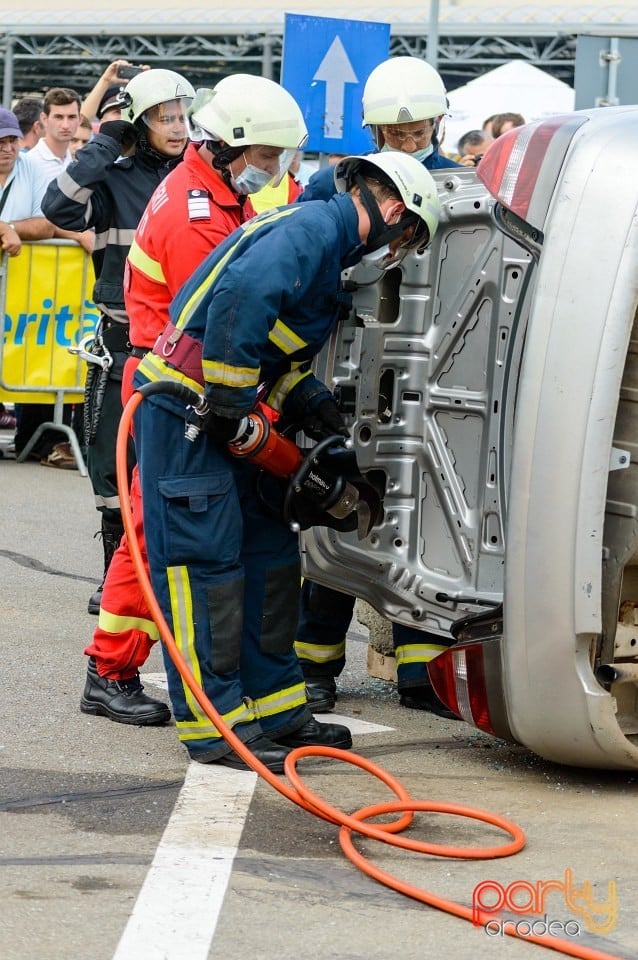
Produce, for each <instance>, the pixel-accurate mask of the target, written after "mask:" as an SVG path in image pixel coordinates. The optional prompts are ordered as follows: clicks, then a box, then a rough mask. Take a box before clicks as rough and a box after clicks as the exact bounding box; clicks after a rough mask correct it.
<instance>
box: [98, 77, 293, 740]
mask: <svg viewBox="0 0 638 960" xmlns="http://www.w3.org/2000/svg"><path fill="white" fill-rule="evenodd" d="M202 112H203V113H205V115H206V116H207V118H208V124H209V129H210V130H211V133H212V135H210V134H208V133H207V134H206V139H204V140H203V141H202V142H194V143H191V144H190V146H189V147H188V149H187V151H186V154H185V157H184V161H183V162H182V163H181V164H180V165H179V167H177V168H176V169H175V170H174V171H173V172H172V173H171V174H170V175H169V176H168V177H167V178H166V179H165V180H164V181H162V184H161V185H160V188H159V189H158V190H157V191H156V193H154V194H153V196H152V198H151V200H150V201H149V203H148V206H147V208H146V210H145V212H144V214H143V216H142V219H141V220H140V223H139V226H138V228H137V231H136V233H135V239H134V240H133V243H132V245H131V248H130V251H129V255H128V261H127V268H126V273H125V278H124V291H125V297H126V307H127V311H128V316H129V317H130V341H131V344H132V345H133V356H132V357H130V358H129V360H128V361H127V367H126V370H125V373H124V380H123V400H124V402H126V400H127V399H128V397H129V396H130V393H131V387H130V383H131V380H132V375H133V372H134V370H135V367H136V366H137V364H139V362H140V359H141V357H143V356H144V354H145V353H146V352H147V351H148V350H150V348H151V347H152V346H153V344H154V343H155V341H156V340H157V337H158V335H159V334H160V333H161V332H162V330H163V329H164V328H165V326H166V324H167V322H168V319H169V316H168V306H169V304H170V302H171V300H172V298H173V297H174V295H175V293H176V292H177V290H178V289H179V288H180V286H181V285H182V284H183V283H184V281H185V280H186V279H187V278H188V277H190V275H191V274H192V273H193V271H194V270H195V268H196V267H197V266H199V264H200V263H201V261H202V260H203V259H204V258H205V257H206V256H207V255H208V254H209V253H210V252H211V250H212V249H213V248H214V247H216V246H217V245H218V244H219V243H220V242H221V241H222V240H224V239H225V237H227V236H228V235H229V234H230V233H232V231H233V230H234V229H235V228H236V227H237V226H239V225H240V224H241V223H243V222H244V221H245V220H247V219H250V218H251V217H252V216H253V215H254V210H253V208H252V206H251V204H250V200H249V199H248V194H249V193H254V192H256V191H258V190H259V189H260V188H261V187H263V186H265V185H266V184H268V183H270V182H271V181H272V182H275V181H276V182H278V181H279V179H280V178H281V176H282V174H284V173H285V172H286V170H287V165H288V164H289V163H290V162H291V160H292V159H293V157H294V155H295V152H296V149H297V148H298V147H300V146H301V145H302V142H303V140H304V138H305V136H306V128H305V124H304V122H303V118H302V115H301V112H300V110H299V107H298V106H297V104H296V103H295V101H294V99H293V98H292V97H291V96H290V94H289V93H288V92H287V91H286V90H284V89H283V87H281V86H279V84H277V83H274V82H273V81H272V80H267V79H265V78H264V77H254V76H249V75H243V74H235V75H234V76H232V77H227V78H225V79H224V80H221V81H220V82H219V83H218V84H217V86H216V87H215V89H214V91H210V90H200V91H198V94H197V98H196V100H195V102H194V103H193V107H192V113H193V114H196V115H200V113H202ZM213 124H214V127H213ZM242 129H243V133H242V134H240V133H239V131H240V130H242ZM257 131H258V132H257ZM247 143H248V144H250V145H249V146H246V144H247ZM131 501H132V507H133V515H134V518H135V524H136V530H137V536H138V539H139V541H140V545H141V547H142V552H143V553H144V552H145V548H144V536H143V527H142V508H141V501H140V487H139V478H138V474H137V468H136V469H135V471H134V474H133V479H132V487H131ZM158 639H159V633H158V630H157V627H156V626H155V624H154V623H153V621H152V619H151V617H150V614H149V611H148V608H147V605H146V601H145V599H144V596H143V594H142V591H141V588H140V587H139V584H138V582H137V577H136V575H135V571H134V569H133V565H132V562H131V558H130V555H129V551H128V547H127V544H126V538H124V540H123V541H122V544H121V545H120V547H119V549H118V550H117V552H116V554H115V556H114V558H113V560H112V562H111V565H110V567H109V570H108V574H107V577H106V580H105V583H104V589H103V593H102V599H101V607H100V615H99V621H98V626H97V629H96V630H95V632H94V635H93V641H92V643H91V644H90V645H89V646H88V647H87V648H86V650H85V653H86V654H87V655H88V656H89V658H90V659H89V664H88V670H87V679H86V685H85V688H84V694H83V696H82V699H81V709H82V711H83V712H85V713H91V714H101V715H103V716H106V717H109V718H110V719H111V720H115V721H118V722H120V723H132V724H158V723H164V722H166V721H167V720H168V719H170V711H169V709H168V707H167V706H166V704H164V703H163V702H162V701H160V700H155V699H153V698H151V697H148V696H147V695H146V694H145V693H144V691H143V688H142V685H141V683H140V679H139V674H138V669H139V667H140V666H141V665H142V664H143V663H144V662H145V660H146V659H147V657H148V655H149V652H150V649H151V646H152V645H153V643H154V642H155V641H156V640H158Z"/></svg>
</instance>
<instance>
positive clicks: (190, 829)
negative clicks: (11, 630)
mask: <svg viewBox="0 0 638 960" xmlns="http://www.w3.org/2000/svg"><path fill="white" fill-rule="evenodd" d="M142 680H143V681H144V682H145V683H147V684H149V686H154V687H159V688H160V689H163V690H166V689H167V681H166V674H163V673H147V674H144V675H143V677H142ZM317 716H319V717H321V718H322V719H325V720H326V721H328V722H333V723H345V724H346V725H347V726H348V727H349V728H350V730H351V731H352V733H353V734H355V735H357V734H364V733H381V732H385V731H389V730H392V729H393V727H386V726H382V725H381V724H379V723H368V721H366V720H358V719H355V718H353V717H342V716H339V715H337V714H334V713H327V714H317ZM256 782H257V774H256V773H253V772H252V771H235V770H229V769H228V768H227V767H221V766H217V765H212V766H206V765H205V764H199V763H191V764H190V766H189V767H188V770H187V771H186V778H185V780H184V786H183V787H182V789H181V790H180V793H179V796H178V798H177V801H176V803H175V809H174V810H173V813H172V815H171V818H170V820H169V821H168V824H167V826H166V829H165V831H164V835H163V837H162V839H161V840H160V843H159V846H158V848H157V850H156V852H155V857H154V858H153V862H152V864H151V866H150V869H149V872H148V874H147V875H146V879H145V880H144V883H143V885H142V889H141V891H140V894H139V896H138V898H137V900H136V902H135V906H134V907H133V912H132V914H131V916H130V918H129V921H128V923H127V925H126V928H125V930H124V933H123V934H122V937H121V939H120V942H119V944H118V946H117V949H116V951H115V954H114V956H113V960H139V958H140V957H143V958H144V960H207V958H208V956H209V953H210V947H211V943H212V941H213V936H214V934H215V928H216V926H217V921H218V919H219V914H220V911H221V907H222V903H223V900H224V895H225V893H226V887H227V886H228V881H229V879H230V875H231V872H232V868H233V860H234V859H235V855H236V853H237V849H238V846H239V841H240V838H241V833H242V830H243V828H244V822H245V819H246V815H247V813H248V809H249V807H250V802H251V800H252V796H253V793H254V790H255V784H256Z"/></svg>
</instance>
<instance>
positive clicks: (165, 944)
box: [113, 763, 257, 960]
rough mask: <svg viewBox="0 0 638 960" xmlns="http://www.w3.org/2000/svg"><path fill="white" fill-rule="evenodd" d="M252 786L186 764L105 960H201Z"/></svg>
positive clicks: (220, 771)
mask: <svg viewBox="0 0 638 960" xmlns="http://www.w3.org/2000/svg"><path fill="white" fill-rule="evenodd" d="M256 782H257V774H256V773H253V772H252V771H248V770H246V771H237V770H229V769H228V768H227V767H220V766H212V767H210V766H206V765H203V764H199V763H191V764H190V766H189V767H188V770H187V772H186V778H185V780H184V786H183V787H182V789H181V791H180V793H179V796H178V798H177V802H176V804H175V809H174V811H173V813H172V815H171V818H170V820H169V821H168V824H167V826H166V830H165V831H164V835H163V837H162V839H161V841H160V844H159V846H158V848H157V851H156V853H155V857H154V859H153V863H152V864H151V867H150V870H149V872H148V874H147V876H146V879H145V881H144V884H143V886H142V889H141V891H140V894H139V896H138V898H137V901H136V903H135V906H134V908H133V913H132V914H131V917H130V919H129V921H128V924H127V926H126V928H125V930H124V933H123V935H122V938H121V940H120V942H119V944H118V947H117V950H116V951H115V954H114V957H113V960H139V958H140V957H143V958H144V960H206V958H207V957H208V955H209V952H210V945H211V943H212V940H213V934H214V933H215V927H216V926H217V920H218V918H219V913H220V910H221V906H222V902H223V899H224V894H225V893H226V887H227V885H228V880H229V878H230V874H231V871H232V867H233V860H234V859H235V854H236V853H237V848H238V845H239V839H240V837H241V832H242V830H243V827H244V821H245V819H246V815H247V813H248V808H249V806H250V801H251V800H252V796H253V792H254V789H255V784H256Z"/></svg>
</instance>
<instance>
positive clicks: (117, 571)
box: [84, 357, 159, 680]
mask: <svg viewBox="0 0 638 960" xmlns="http://www.w3.org/2000/svg"><path fill="white" fill-rule="evenodd" d="M139 362H140V361H139V359H138V358H136V357H129V359H128V360H127V361H126V366H125V368H124V376H123V378H122V403H123V404H124V405H126V403H127V402H128V400H129V398H130V397H131V395H132V393H133V385H132V381H133V374H134V373H135V370H136V369H137V366H138V364H139ZM130 500H131V510H132V512H133V522H134V525H135V533H136V535H137V540H138V543H139V545H140V550H141V552H142V557H143V559H144V566H145V567H146V570H147V572H148V560H147V557H146V540H145V538H144V525H143V514H142V490H141V487H140V477H139V470H138V468H137V465H136V466H135V467H134V469H133V475H132V478H131V490H130ZM157 640H159V630H158V629H157V627H156V625H155V623H154V621H153V620H152V619H151V614H150V612H149V609H148V606H147V603H146V600H145V598H144V594H143V593H142V588H141V587H140V585H139V582H138V579H137V575H136V573H135V568H134V567H133V561H132V560H131V555H130V553H129V550H128V543H127V540H126V534H124V536H123V537H122V541H121V543H120V545H119V547H118V548H117V550H116V551H115V554H114V555H113V559H112V560H111V563H110V565H109V569H108V571H107V574H106V578H105V580H104V587H103V589H102V601H101V604H100V617H99V620H98V625H97V628H96V630H95V632H94V634H93V642H92V643H91V644H90V645H89V646H88V647H87V648H86V649H85V651H84V652H85V653H86V655H87V656H89V657H95V662H96V666H97V672H98V673H99V674H100V676H101V677H109V678H110V679H111V680H129V679H130V678H131V677H134V676H135V674H136V673H137V671H138V669H139V667H141V666H142V664H143V663H144V662H145V661H146V660H147V659H148V655H149V653H150V651H151V647H152V646H153V644H154V643H155V642H156V641H157Z"/></svg>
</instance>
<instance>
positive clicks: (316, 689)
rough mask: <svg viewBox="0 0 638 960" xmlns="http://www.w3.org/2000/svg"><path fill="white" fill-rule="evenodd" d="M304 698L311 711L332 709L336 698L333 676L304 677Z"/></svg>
mask: <svg viewBox="0 0 638 960" xmlns="http://www.w3.org/2000/svg"><path fill="white" fill-rule="evenodd" d="M306 699H307V701H308V709H309V710H310V712H311V713H329V712H330V711H331V710H334V708H335V700H336V699H337V684H336V682H335V679H334V677H306Z"/></svg>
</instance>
